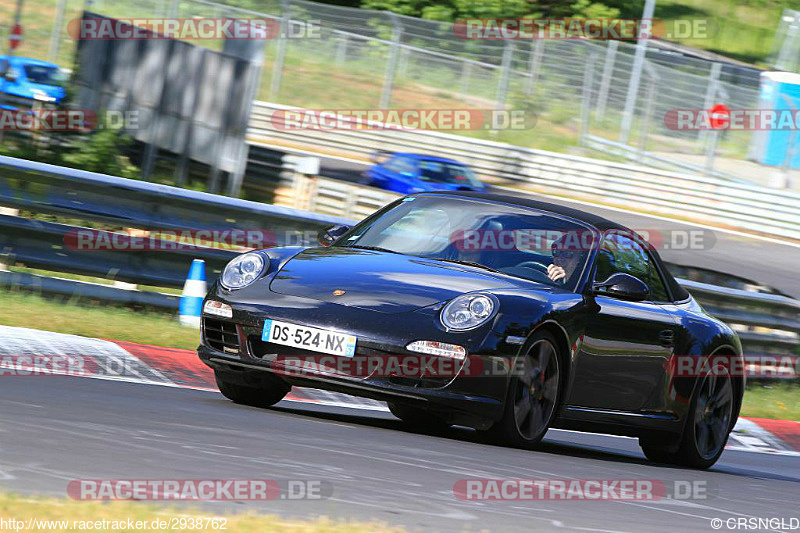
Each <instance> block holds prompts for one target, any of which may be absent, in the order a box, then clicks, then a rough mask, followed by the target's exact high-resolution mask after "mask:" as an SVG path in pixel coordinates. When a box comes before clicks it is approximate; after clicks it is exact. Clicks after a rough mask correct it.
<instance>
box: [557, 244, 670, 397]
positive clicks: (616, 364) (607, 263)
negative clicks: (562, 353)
mask: <svg viewBox="0 0 800 533" xmlns="http://www.w3.org/2000/svg"><path fill="white" fill-rule="evenodd" d="M618 272H621V273H625V274H630V275H632V276H634V277H636V278H638V279H640V280H641V281H643V282H644V283H645V284H647V285H648V287H649V288H650V297H649V299H648V300H645V301H626V300H623V299H619V298H615V297H611V296H608V295H604V294H602V293H593V294H591V295H587V299H588V305H587V315H586V322H585V329H584V335H583V337H582V340H581V341H580V342H579V346H578V350H577V357H576V364H575V366H574V372H575V375H574V380H573V387H572V393H571V395H570V399H569V402H568V403H569V404H570V405H572V406H581V407H590V408H598V409H611V410H617V411H631V412H638V411H643V410H645V411H648V410H651V409H654V410H658V406H662V405H663V403H664V399H663V398H661V397H660V396H663V392H662V391H663V385H664V369H665V365H666V363H667V359H668V358H669V357H670V356H671V355H672V353H673V350H674V348H673V342H674V337H675V332H676V329H677V322H676V320H675V319H674V317H673V315H672V313H670V312H669V311H668V309H667V308H666V307H665V306H663V305H660V304H659V302H665V301H666V300H667V299H668V297H667V291H666V289H665V286H664V282H663V280H662V279H661V277H660V274H659V273H658V270H657V269H656V268H655V265H654V264H653V260H652V258H651V257H650V254H649V253H648V251H647V250H646V248H645V247H644V246H643V245H642V244H641V243H639V242H637V240H635V239H633V238H630V237H628V236H625V235H622V234H619V233H612V234H607V235H605V236H604V238H603V241H602V242H601V245H600V249H599V252H598V255H597V260H596V264H595V273H594V280H595V281H597V282H602V281H604V280H606V279H608V277H609V276H610V275H611V274H615V273H618Z"/></svg>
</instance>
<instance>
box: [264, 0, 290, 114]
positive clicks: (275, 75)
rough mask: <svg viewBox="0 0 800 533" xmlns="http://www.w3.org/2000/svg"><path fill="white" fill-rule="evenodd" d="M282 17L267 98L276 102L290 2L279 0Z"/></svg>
mask: <svg viewBox="0 0 800 533" xmlns="http://www.w3.org/2000/svg"><path fill="white" fill-rule="evenodd" d="M281 8H282V9H283V15H282V16H281V36H280V37H279V38H278V48H277V50H276V51H275V63H273V65H272V79H271V80H270V84H269V97H270V100H272V101H277V99H278V92H279V91H280V90H281V77H282V76H283V63H284V62H285V61H286V47H287V46H288V44H289V43H288V39H289V38H288V35H289V24H290V20H289V17H290V9H291V3H290V0H281Z"/></svg>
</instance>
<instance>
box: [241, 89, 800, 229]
mask: <svg viewBox="0 0 800 533" xmlns="http://www.w3.org/2000/svg"><path fill="white" fill-rule="evenodd" d="M286 109H292V108H291V107H288V106H282V105H277V104H272V103H268V102H255V103H254V106H253V113H252V116H251V119H250V127H249V130H248V137H249V139H250V140H251V141H252V142H273V143H276V144H283V145H286V146H295V147H299V148H303V149H306V150H311V151H316V152H320V153H321V155H324V154H325V153H337V154H340V155H347V156H350V157H361V158H364V159H366V158H367V156H368V155H369V154H371V153H372V152H374V151H376V150H390V151H406V152H425V153H430V154H433V155H441V156H445V157H453V158H455V159H459V160H461V161H463V162H465V163H467V164H469V165H471V166H473V167H474V168H475V170H476V171H477V172H478V173H479V174H481V175H482V177H484V178H488V180H490V181H495V182H498V181H501V182H506V183H511V184H513V185H515V186H521V187H533V188H536V190H540V191H556V190H557V191H559V192H561V193H563V192H564V191H565V190H568V191H570V192H572V193H577V194H579V195H583V196H586V197H591V198H592V199H594V200H596V201H597V200H599V201H602V202H604V203H608V204H612V205H621V206H628V205H630V204H636V205H638V206H641V207H645V208H647V209H648V210H650V211H655V212H659V213H662V214H667V215H680V216H682V217H686V216H687V215H689V216H692V217H695V218H698V219H701V220H703V221H706V222H709V223H717V224H724V225H727V226H733V227H738V228H742V229H745V230H750V231H755V232H759V233H763V234H770V235H776V236H781V237H786V238H791V239H800V194H797V193H794V192H789V191H781V194H780V195H778V194H776V191H775V190H773V189H770V188H768V187H761V186H757V185H750V184H742V183H733V182H730V181H726V180H721V179H717V178H711V177H704V176H698V175H693V174H688V173H678V172H669V171H664V170H659V169H655V168H649V167H644V166H634V165H628V164H623V163H615V162H612V161H603V160H599V159H590V158H586V157H577V156H571V155H566V154H559V153H555V152H546V151H543V150H533V149H529V148H522V147H519V146H513V145H509V144H504V143H498V142H492V141H485V140H480V139H471V138H469V137H464V136H459V135H451V134H445V133H441V132H434V131H425V130H396V129H380V128H376V129H365V128H363V127H361V128H359V129H356V128H353V129H348V128H346V127H344V128H339V129H327V130H322V129H297V128H291V127H286V126H285V124H284V123H282V122H281V120H282V117H281V116H280V115H276V116H275V119H274V120H275V121H276V122H275V123H273V112H274V111H277V110H286ZM343 122H347V121H346V119H344V120H343Z"/></svg>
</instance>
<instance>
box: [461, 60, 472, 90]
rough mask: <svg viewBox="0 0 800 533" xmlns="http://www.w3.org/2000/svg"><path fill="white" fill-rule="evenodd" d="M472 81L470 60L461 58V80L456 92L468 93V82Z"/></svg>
mask: <svg viewBox="0 0 800 533" xmlns="http://www.w3.org/2000/svg"><path fill="white" fill-rule="evenodd" d="M471 81H472V61H470V60H468V59H462V64H461V82H460V83H459V89H458V92H459V93H461V94H468V92H467V91H469V84H470V82H471Z"/></svg>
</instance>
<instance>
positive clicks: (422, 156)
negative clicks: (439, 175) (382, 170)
mask: <svg viewBox="0 0 800 533" xmlns="http://www.w3.org/2000/svg"><path fill="white" fill-rule="evenodd" d="M392 155H393V156H398V155H399V156H403V157H410V158H411V159H417V160H419V161H437V162H439V163H455V164H457V165H463V164H464V163H461V162H459V161H456V160H455V159H450V158H448V157H439V156H437V155H426V154H415V153H413V152H393V153H392Z"/></svg>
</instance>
